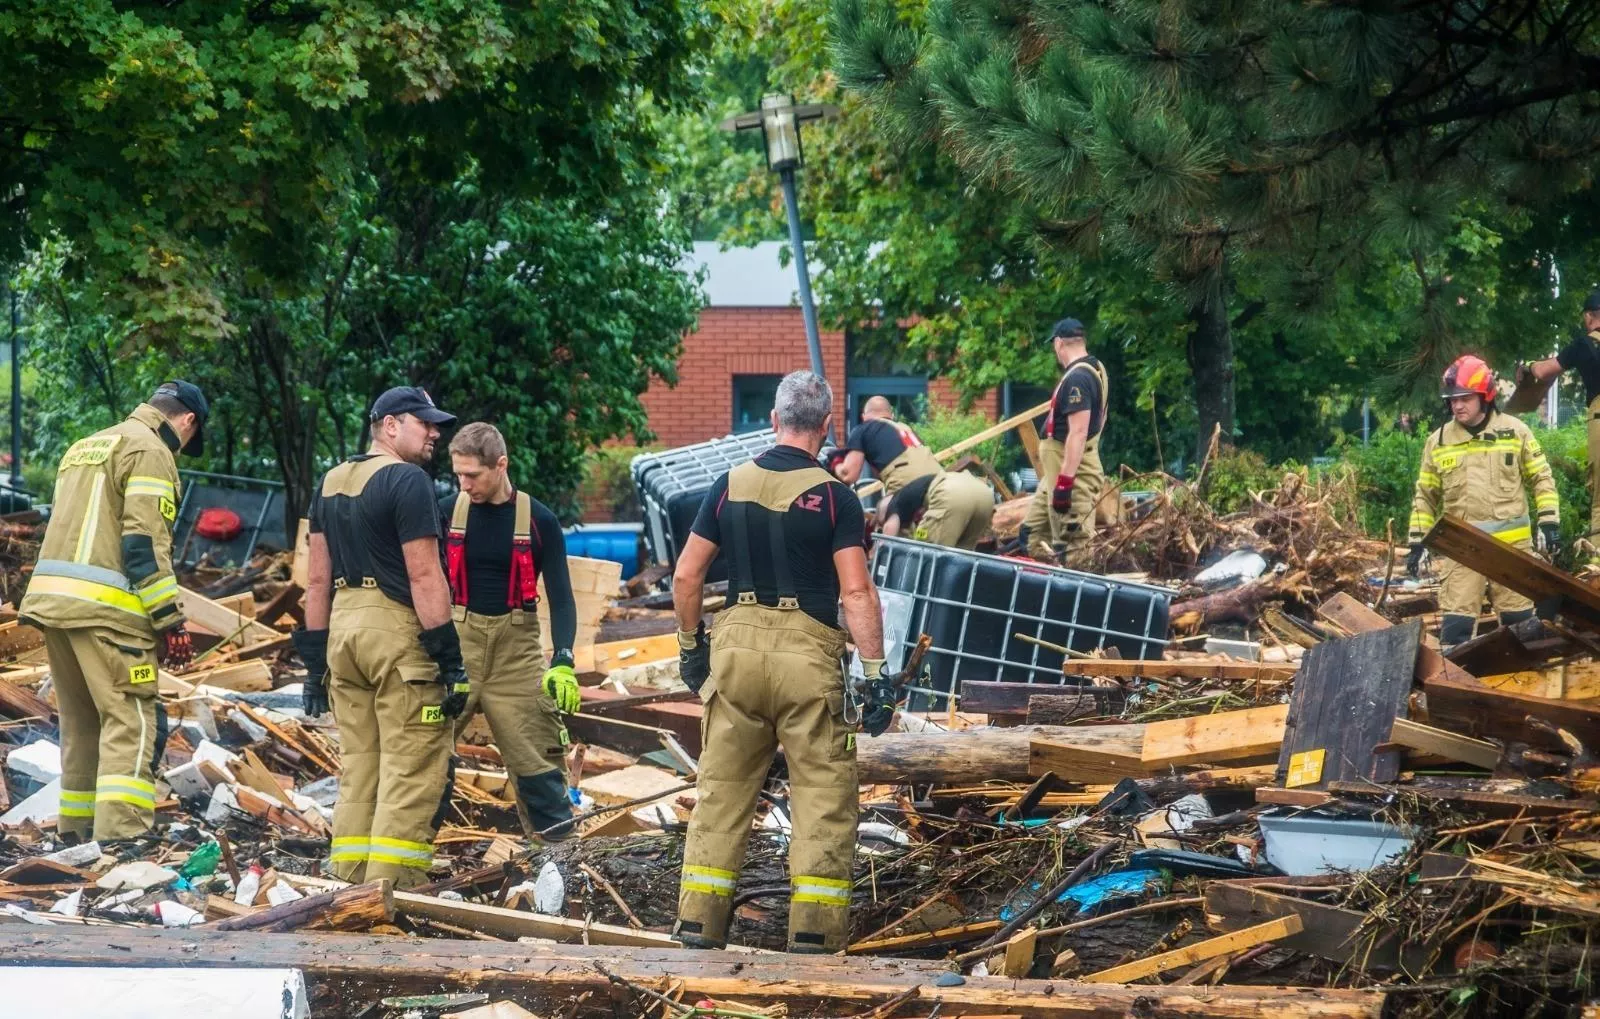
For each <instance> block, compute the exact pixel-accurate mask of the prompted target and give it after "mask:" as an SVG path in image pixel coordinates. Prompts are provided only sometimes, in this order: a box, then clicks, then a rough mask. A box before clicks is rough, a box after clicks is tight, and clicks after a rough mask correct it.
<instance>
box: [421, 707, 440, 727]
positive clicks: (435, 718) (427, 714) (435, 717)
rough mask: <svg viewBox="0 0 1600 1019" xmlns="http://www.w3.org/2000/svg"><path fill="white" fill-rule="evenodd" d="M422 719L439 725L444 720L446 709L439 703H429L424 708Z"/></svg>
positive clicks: (430, 723)
mask: <svg viewBox="0 0 1600 1019" xmlns="http://www.w3.org/2000/svg"><path fill="white" fill-rule="evenodd" d="M422 720H423V721H424V722H425V723H427V724H428V725H437V724H438V723H440V722H442V721H444V709H443V708H441V707H439V705H437V704H429V705H426V706H425V707H423V709H422Z"/></svg>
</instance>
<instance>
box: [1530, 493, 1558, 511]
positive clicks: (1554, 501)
mask: <svg viewBox="0 0 1600 1019" xmlns="http://www.w3.org/2000/svg"><path fill="white" fill-rule="evenodd" d="M1533 505H1534V506H1535V507H1536V508H1538V509H1541V510H1547V509H1557V508H1559V507H1560V505H1561V496H1559V495H1557V494H1556V493H1555V492H1540V493H1539V494H1538V495H1536V496H1534V497H1533Z"/></svg>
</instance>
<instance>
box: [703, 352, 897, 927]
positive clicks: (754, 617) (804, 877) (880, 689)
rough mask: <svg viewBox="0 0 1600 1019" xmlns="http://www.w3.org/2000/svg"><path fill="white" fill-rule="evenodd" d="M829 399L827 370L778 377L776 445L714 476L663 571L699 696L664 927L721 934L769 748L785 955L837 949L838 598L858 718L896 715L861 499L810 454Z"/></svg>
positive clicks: (841, 916)
mask: <svg viewBox="0 0 1600 1019" xmlns="http://www.w3.org/2000/svg"><path fill="white" fill-rule="evenodd" d="M832 409H833V393H832V391H831V390H830V389H829V388H828V384H827V383H826V382H824V381H823V380H822V379H820V378H818V377H817V376H816V375H813V374H811V373H810V372H803V371H802V372H794V373H792V374H790V375H788V376H785V377H784V379H783V381H782V382H781V383H780V384H779V386H778V394H777V399H776V401H775V407H774V409H773V412H772V424H773V428H774V429H775V430H776V432H777V437H776V441H777V445H776V446H774V447H773V448H772V449H771V450H769V451H768V452H766V453H763V454H762V455H761V456H759V457H757V458H756V459H755V460H753V461H751V462H749V463H745V464H741V465H740V466H738V467H735V468H734V469H733V470H731V471H729V472H728V473H727V474H726V475H724V476H722V477H721V478H718V479H717V481H716V483H715V484H714V485H713V486H712V488H711V490H710V492H708V493H707V494H706V498H705V502H704V503H703V504H702V505H701V507H700V514H699V516H698V517H697V518H696V520H695V522H694V527H693V528H692V531H691V534H690V536H689V540H688V542H687V543H686V544H685V546H684V550H683V552H682V554H681V555H680V556H679V557H678V565H677V570H676V572H675V574H674V576H673V586H672V600H673V607H674V609H675V610H676V611H677V615H678V627H679V630H678V643H679V647H680V650H681V653H680V655H679V666H680V669H681V672H682V676H683V679H684V682H686V683H687V684H689V686H690V688H691V689H695V690H698V691H699V693H700V697H701V699H702V700H703V701H704V702H705V719H704V721H703V723H702V725H703V727H704V728H703V732H704V736H705V738H704V740H703V741H702V746H703V750H702V753H701V757H700V776H699V780H698V788H699V801H698V802H697V803H696V804H695V808H694V817H693V819H692V820H691V821H690V822H689V837H688V842H687V843H686V845H685V846H684V853H683V878H682V881H681V883H680V885H679V889H680V890H679V896H678V923H677V928H676V931H675V933H676V934H677V935H678V937H679V938H680V939H681V940H682V941H683V943H684V944H685V945H689V946H691V947H699V948H720V947H722V946H723V945H725V944H726V943H727V933H728V921H729V918H730V916H731V914H732V911H733V889H734V885H735V883H736V882H737V880H738V873H739V867H740V866H741V864H742V863H743V860H744V853H745V843H746V841H747V840H748V838H749V835H750V822H751V820H752V818H753V817H754V813H755V805H756V795H757V793H759V792H760V790H761V784H762V782H763V780H764V779H765V776H766V773H767V767H768V765H769V764H770V763H771V762H772V757H773V754H774V752H775V751H776V750H777V748H778V746H779V745H780V744H781V745H782V746H783V751H784V758H785V760H786V761H787V762H788V765H789V781H790V786H791V788H792V790H793V800H792V806H793V810H794V819H793V820H794V832H793V837H792V838H791V839H790V842H789V873H790V882H791V892H792V894H791V895H790V899H789V951H791V952H835V951H839V950H840V949H842V948H843V947H844V945H845V938H846V935H847V934H848V928H849V925H848V918H849V907H850V881H851V865H852V859H853V856H854V852H855V838H856V820H857V791H858V790H857V776H856V752H855V738H856V733H855V721H856V720H855V719H852V718H849V717H847V715H848V713H847V711H846V704H847V699H846V691H845V689H844V682H843V676H842V674H841V672H840V656H841V655H843V654H844V650H845V634H844V632H843V631H842V630H840V629H839V627H838V620H839V612H840V601H841V598H842V600H843V611H844V619H845V622H846V624H847V625H848V626H849V628H850V635H851V637H852V638H853V639H854V641H855V643H856V647H857V649H858V650H859V651H860V653H861V656H862V665H863V667H864V670H865V672H866V675H867V680H868V684H869V687H868V698H867V711H866V712H864V714H863V716H862V718H861V721H862V723H864V724H865V725H866V727H867V731H868V732H872V733H873V734H874V735H876V734H877V733H879V732H882V731H883V730H884V729H885V728H887V727H888V724H889V721H890V720H891V719H892V717H893V711H894V708H893V705H894V695H893V690H894V684H893V677H885V676H884V674H883V629H882V620H881V619H880V617H879V608H878V593H877V590H876V589H875V588H874V587H873V584H872V580H871V578H870V576H869V575H868V572H867V555H866V549H865V547H864V545H863V542H862V512H861V503H860V501H859V500H858V499H857V498H856V496H855V494H854V493H853V492H851V491H850V489H848V488H846V487H845V486H844V485H842V484H840V483H839V482H838V481H835V480H834V479H833V478H832V477H830V476H829V475H828V472H827V471H825V470H823V469H822V468H821V467H819V466H818V465H817V451H818V450H819V449H820V448H821V447H822V439H823V436H824V435H826V434H827V431H828V425H829V419H830V417H831V416H832V413H831V412H832ZM719 549H720V550H721V551H722V552H723V554H724V555H725V556H726V557H727V562H728V576H729V579H728V597H729V599H730V602H731V604H730V607H729V608H727V609H726V610H725V611H722V612H720V613H718V615H717V621H716V630H715V632H714V634H712V635H711V636H713V637H714V638H715V641H714V642H713V643H711V644H710V647H709V650H708V648H707V644H708V636H707V634H706V629H705V623H704V622H703V621H702V619H701V598H702V595H703V591H704V587H705V576H706V570H707V568H708V567H709V566H710V565H711V561H712V560H713V559H714V558H715V557H716V555H717V552H718V550H719ZM885 690H887V691H889V692H888V694H887V695H885V694H884V691H885ZM885 702H886V703H885Z"/></svg>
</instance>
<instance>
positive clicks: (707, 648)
mask: <svg viewBox="0 0 1600 1019" xmlns="http://www.w3.org/2000/svg"><path fill="white" fill-rule="evenodd" d="M710 677H711V638H710V637H708V636H707V635H706V621H705V620H704V619H702V620H700V625H698V626H696V627H695V628H694V630H693V632H690V631H688V630H679V631H678V678H679V679H682V680H683V682H684V684H685V685H686V686H688V687H689V689H690V690H691V691H693V692H694V693H699V692H700V688H701V687H702V686H705V684H706V680H707V679H709V678H710Z"/></svg>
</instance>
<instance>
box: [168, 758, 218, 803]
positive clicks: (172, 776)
mask: <svg viewBox="0 0 1600 1019" xmlns="http://www.w3.org/2000/svg"><path fill="white" fill-rule="evenodd" d="M161 778H162V780H163V781H165V782H166V783H167V785H168V786H169V787H170V788H171V789H172V794H173V795H174V796H178V797H181V798H182V799H195V798H198V797H202V796H210V795H211V789H212V785H211V780H210V779H209V778H207V777H206V773H205V771H204V769H202V768H201V767H200V764H199V762H197V761H189V762H187V763H184V764H180V765H178V766H177V767H176V768H168V769H167V770H166V771H164V772H162V774H161Z"/></svg>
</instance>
